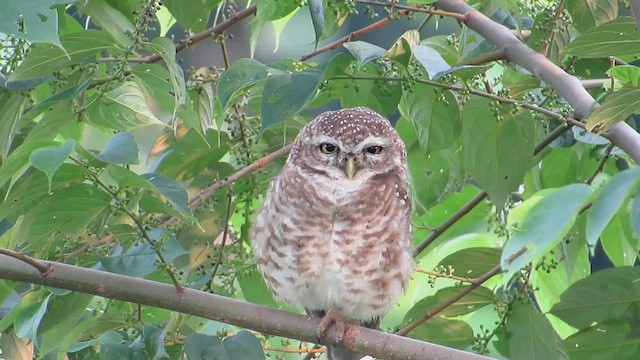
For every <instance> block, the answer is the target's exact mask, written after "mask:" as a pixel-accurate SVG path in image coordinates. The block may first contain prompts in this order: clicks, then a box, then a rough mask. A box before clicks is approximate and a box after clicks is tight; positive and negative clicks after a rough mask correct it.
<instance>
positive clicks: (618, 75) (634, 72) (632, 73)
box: [607, 65, 640, 87]
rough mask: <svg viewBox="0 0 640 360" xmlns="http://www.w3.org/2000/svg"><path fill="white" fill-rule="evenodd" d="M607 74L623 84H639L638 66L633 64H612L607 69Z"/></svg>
mask: <svg viewBox="0 0 640 360" xmlns="http://www.w3.org/2000/svg"><path fill="white" fill-rule="evenodd" d="M607 74H609V75H611V76H612V77H614V78H615V79H616V80H618V81H620V82H621V83H622V84H624V85H627V84H629V85H631V86H633V87H638V86H640V67H637V66H635V65H620V66H614V67H612V68H610V69H609V70H607Z"/></svg>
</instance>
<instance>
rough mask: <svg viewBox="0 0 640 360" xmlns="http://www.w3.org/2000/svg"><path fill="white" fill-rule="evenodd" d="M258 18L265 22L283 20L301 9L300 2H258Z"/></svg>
mask: <svg viewBox="0 0 640 360" xmlns="http://www.w3.org/2000/svg"><path fill="white" fill-rule="evenodd" d="M256 5H257V7H258V10H257V12H256V17H257V18H259V19H264V20H277V19H280V18H283V17H285V16H287V15H289V14H290V13H292V12H293V11H294V10H296V9H297V8H299V7H300V1H299V0H278V1H273V0H257V1H256Z"/></svg>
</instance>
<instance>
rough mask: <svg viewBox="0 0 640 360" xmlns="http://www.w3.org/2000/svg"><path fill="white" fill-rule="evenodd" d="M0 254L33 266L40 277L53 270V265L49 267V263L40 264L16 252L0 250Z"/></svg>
mask: <svg viewBox="0 0 640 360" xmlns="http://www.w3.org/2000/svg"><path fill="white" fill-rule="evenodd" d="M0 254H2V255H7V256H11V257H12V258H14V259H18V260H20V261H22V262H25V263H27V264H29V265H31V266H33V267H34V268H36V270H38V272H39V273H40V275H42V276H47V275H49V274H50V273H51V271H52V270H53V265H51V264H50V263H49V264H45V263H42V262H40V261H38V260H36V259H34V258H32V257H30V256H27V255H25V254H22V253H19V252H17V251H13V250H9V249H3V248H0Z"/></svg>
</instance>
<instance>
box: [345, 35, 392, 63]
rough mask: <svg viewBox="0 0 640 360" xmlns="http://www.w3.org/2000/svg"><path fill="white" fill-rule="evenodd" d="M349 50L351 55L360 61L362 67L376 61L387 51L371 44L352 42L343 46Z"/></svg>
mask: <svg viewBox="0 0 640 360" xmlns="http://www.w3.org/2000/svg"><path fill="white" fill-rule="evenodd" d="M343 46H344V47H345V48H346V49H347V50H349V52H350V53H351V55H353V57H354V58H356V59H357V60H358V63H360V65H364V64H366V63H368V62H369V61H371V60H375V59H377V58H379V57H381V56H382V55H384V54H385V53H386V52H387V50H385V49H383V48H381V47H379V46H378V45H374V44H370V43H368V42H365V41H350V42H346V43H344V44H343Z"/></svg>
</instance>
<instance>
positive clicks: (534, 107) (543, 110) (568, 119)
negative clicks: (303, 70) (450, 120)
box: [329, 75, 585, 129]
mask: <svg viewBox="0 0 640 360" xmlns="http://www.w3.org/2000/svg"><path fill="white" fill-rule="evenodd" d="M329 80H374V81H398V82H402V81H407V79H406V78H404V77H386V76H356V75H337V76H334V77H332V78H330V79H329ZM414 81H415V82H418V83H421V84H426V85H432V86H435V87H439V88H443V89H447V90H453V91H462V92H468V93H469V94H472V95H476V96H480V97H484V98H487V99H491V100H495V101H499V102H501V103H504V104H510V105H513V106H516V107H522V108H525V109H528V110H533V111H536V112H539V113H541V114H544V115H547V116H549V117H552V118H554V119H558V120H562V121H564V122H566V123H568V124H570V125H573V126H577V127H580V128H583V129H584V127H585V125H584V123H582V122H580V121H578V120H576V119H574V118H572V117H568V116H564V115H562V114H560V113H557V112H555V111H553V110H549V109H546V108H543V107H540V106H538V105H536V104H531V103H528V102H524V101H520V100H516V99H511V98H508V97H504V96H500V95H495V94H489V93H487V92H484V91H479V90H475V89H470V88H467V87H464V86H460V85H451V84H445V83H440V82H437V81H433V80H427V79H415V80H414Z"/></svg>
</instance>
